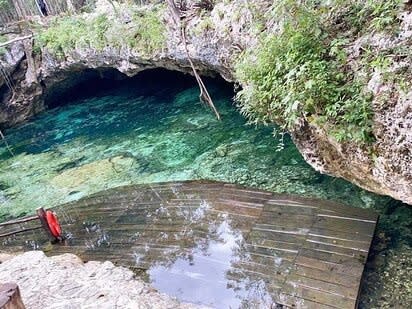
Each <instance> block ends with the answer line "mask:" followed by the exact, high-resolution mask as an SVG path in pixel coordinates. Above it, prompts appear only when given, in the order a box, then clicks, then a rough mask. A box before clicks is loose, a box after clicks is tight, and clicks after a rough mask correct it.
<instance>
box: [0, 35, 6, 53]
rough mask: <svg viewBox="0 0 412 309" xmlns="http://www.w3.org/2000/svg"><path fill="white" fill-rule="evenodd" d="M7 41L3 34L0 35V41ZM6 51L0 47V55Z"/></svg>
mask: <svg viewBox="0 0 412 309" xmlns="http://www.w3.org/2000/svg"><path fill="white" fill-rule="evenodd" d="M6 41H7V38H6V37H5V36H4V35H0V43H4V42H6ZM5 52H6V48H4V47H0V56H1V55H3V54H4V53H5Z"/></svg>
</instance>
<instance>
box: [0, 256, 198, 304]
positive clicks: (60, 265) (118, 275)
mask: <svg viewBox="0 0 412 309" xmlns="http://www.w3.org/2000/svg"><path fill="white" fill-rule="evenodd" d="M0 282H15V283H17V284H18V285H19V287H20V291H21V294H22V298H23V302H24V304H25V305H26V307H27V308H30V309H36V308H39V309H44V308H96V309H97V308H98V309H101V308H108V309H109V308H182V309H183V308H187V309H189V308H199V307H198V306H195V305H190V304H181V303H179V302H178V301H177V300H175V299H173V298H171V297H169V296H167V295H164V294H160V293H158V292H157V291H156V290H155V289H153V288H152V287H150V286H149V285H148V284H147V283H144V282H143V281H141V280H138V279H135V278H134V274H133V272H132V271H130V270H128V269H126V268H124V267H116V266H114V265H113V263H111V262H87V263H83V261H82V260H80V258H78V257H77V256H75V255H73V254H63V255H59V256H54V257H50V258H49V257H46V255H45V254H44V253H43V252H41V251H30V252H26V253H24V254H22V255H18V256H16V257H13V258H10V257H9V258H8V260H6V261H4V262H3V263H1V264H0Z"/></svg>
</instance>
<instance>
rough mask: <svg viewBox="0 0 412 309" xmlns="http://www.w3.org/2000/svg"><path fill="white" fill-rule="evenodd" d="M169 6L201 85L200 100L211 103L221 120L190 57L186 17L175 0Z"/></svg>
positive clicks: (169, 0)
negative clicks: (181, 13) (182, 14)
mask: <svg viewBox="0 0 412 309" xmlns="http://www.w3.org/2000/svg"><path fill="white" fill-rule="evenodd" d="M167 3H168V6H169V10H170V12H171V13H172V15H173V19H174V21H175V23H176V25H177V26H179V27H180V36H181V38H182V42H183V45H184V47H185V52H186V56H187V59H188V60H189V63H190V66H191V68H192V71H193V75H194V76H195V78H196V81H197V83H198V85H199V89H200V95H199V98H200V101H201V102H203V103H205V104H207V105H209V107H210V108H211V109H212V111H213V112H214V113H215V115H216V118H217V119H218V120H220V119H221V118H220V114H219V112H218V111H217V109H216V107H215V104H214V103H213V100H212V98H211V97H210V95H209V92H208V91H207V89H206V86H205V84H204V83H203V80H202V78H201V77H200V75H199V74H198V73H197V70H196V68H195V65H194V63H193V61H192V58H191V57H190V53H189V49H188V48H187V38H186V23H185V22H184V21H182V20H183V19H184V18H183V17H182V16H181V15H180V11H179V10H178V8H177V6H176V4H175V2H174V0H167Z"/></svg>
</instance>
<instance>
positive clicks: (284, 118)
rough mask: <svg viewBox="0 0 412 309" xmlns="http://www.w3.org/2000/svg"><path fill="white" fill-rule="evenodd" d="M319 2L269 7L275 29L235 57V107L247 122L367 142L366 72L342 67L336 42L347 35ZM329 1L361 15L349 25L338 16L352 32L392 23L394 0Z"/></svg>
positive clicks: (343, 40)
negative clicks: (316, 129)
mask: <svg viewBox="0 0 412 309" xmlns="http://www.w3.org/2000/svg"><path fill="white" fill-rule="evenodd" d="M318 2H319V1H310V0H308V1H301V3H299V2H296V1H290V0H284V1H281V2H280V4H279V5H278V6H276V7H275V8H273V11H272V12H271V14H272V15H271V16H278V18H279V16H281V18H283V20H282V22H281V24H282V30H280V31H279V32H278V33H276V34H273V33H270V32H269V31H267V32H264V33H263V34H262V36H261V37H260V42H259V44H258V46H257V47H256V48H254V49H253V50H247V51H246V52H245V53H244V54H243V55H242V56H241V57H240V58H239V60H238V62H237V64H236V77H237V79H238V81H239V82H240V83H241V84H242V86H243V89H242V90H241V91H240V92H239V93H238V94H237V97H236V98H237V102H238V105H239V107H240V110H241V112H242V114H243V115H245V116H246V117H247V118H249V119H250V121H251V122H253V123H258V122H263V123H271V122H275V123H278V124H280V125H281V126H282V127H283V129H285V130H292V129H294V128H296V127H297V125H299V123H302V120H304V121H306V122H308V123H315V124H317V125H318V126H321V127H323V128H324V130H325V132H326V133H327V134H329V135H331V136H333V137H334V138H336V139H337V140H338V141H355V142H358V143H365V142H366V143H367V142H370V141H373V134H372V117H373V112H372V106H371V102H372V95H371V94H370V93H368V92H367V91H366V83H367V80H368V79H367V76H365V75H364V74H354V72H353V71H352V70H351V69H350V68H349V66H348V63H347V54H346V52H345V50H344V48H343V46H344V45H346V44H347V43H348V38H347V37H345V34H344V35H340V34H339V33H338V31H336V28H337V27H336V26H335V25H331V23H330V21H331V20H334V19H333V18H334V17H330V15H329V17H330V20H326V17H325V16H326V15H327V14H328V11H327V10H326V9H325V7H322V6H321V5H319V3H318ZM336 2H337V3H336V5H340V6H341V7H339V9H342V10H343V11H346V12H347V11H348V10H349V11H351V13H350V14H345V15H341V16H340V19H342V16H343V17H344V18H347V19H351V18H353V17H354V16H359V18H361V19H362V22H361V24H356V25H352V24H350V22H348V20H345V21H344V22H345V23H346V25H344V27H346V28H348V27H349V29H348V30H350V31H347V33H351V34H352V35H353V34H354V33H357V32H359V31H360V30H359V29H358V27H365V25H366V23H368V24H370V26H371V27H373V28H374V30H377V31H379V30H382V29H383V28H385V27H386V26H388V25H389V24H391V25H393V24H394V23H395V20H394V18H395V17H394V16H396V15H395V13H394V12H396V8H397V5H398V2H399V1H398V0H390V1H366V3H364V4H363V5H362V4H361V2H359V1H344V0H341V1H336ZM355 6H361V8H362V9H358V10H354V7H355ZM334 21H335V22H336V18H335V20H334Z"/></svg>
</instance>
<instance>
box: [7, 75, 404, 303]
mask: <svg viewBox="0 0 412 309" xmlns="http://www.w3.org/2000/svg"><path fill="white" fill-rule="evenodd" d="M208 87H209V90H210V92H211V95H212V97H213V98H214V100H215V103H216V105H217V108H218V109H219V111H220V113H221V115H222V121H220V122H219V121H217V120H216V119H215V118H214V116H213V114H212V113H211V112H210V111H209V110H208V109H207V108H205V107H204V106H202V105H201V104H200V103H199V100H198V89H197V87H196V84H195V82H194V80H193V79H192V78H190V77H184V76H183V75H176V74H173V73H166V72H164V71H161V72H160V74H159V71H157V72H151V73H150V72H147V73H144V74H141V75H140V76H138V77H137V78H135V79H132V80H129V81H126V82H123V83H122V84H118V85H117V86H116V87H113V88H111V89H107V90H101V91H99V92H97V93H95V94H94V95H93V96H89V97H86V98H82V99H75V100H73V101H71V102H70V103H71V104H69V105H65V106H61V107H57V108H54V109H52V110H49V111H47V112H45V113H43V114H42V115H40V116H39V117H37V118H36V119H34V120H33V121H31V122H29V123H27V124H25V125H23V126H20V127H18V128H14V129H11V130H7V131H6V132H5V133H6V136H7V139H8V142H9V144H10V145H11V147H12V148H13V151H14V153H15V156H14V157H11V156H10V154H9V153H8V152H7V150H6V148H5V147H4V145H1V146H0V217H3V218H6V217H9V216H21V215H23V214H26V213H32V211H33V210H34V209H35V208H37V207H41V206H43V207H50V206H55V205H58V204H61V203H64V202H68V201H73V200H77V199H79V198H80V197H83V196H86V195H89V194H91V193H94V192H98V191H101V190H104V189H108V188H112V187H116V186H121V185H127V184H135V183H148V182H159V181H171V180H187V179H211V180H219V181H226V182H233V183H238V184H243V185H248V186H254V187H259V188H262V189H267V190H270V191H273V192H286V193H294V194H299V195H305V196H316V197H321V198H325V199H332V200H336V201H340V202H344V203H346V204H348V205H352V206H355V207H367V208H374V209H376V210H378V211H379V212H380V213H381V214H382V217H381V223H380V227H379V233H383V234H382V235H381V237H380V238H379V239H381V241H380V242H379V246H382V248H381V249H379V251H378V252H377V255H376V257H378V258H379V257H381V258H380V260H379V259H378V258H374V259H372V261H373V262H376V264H377V265H372V266H371V271H370V272H369V273H368V275H370V276H371V282H372V281H374V282H376V280H381V279H380V278H383V277H384V276H385V274H384V273H383V272H382V274H379V276H378V278H375V277H374V276H375V275H376V274H378V273H379V271H381V270H382V269H386V268H385V267H387V265H388V259H387V256H388V255H390V254H392V253H394V254H395V255H396V253H397V252H398V253H399V252H400V251H397V250H398V248H403V249H402V250H403V251H405V250H406V251H408V250H409V249H408V248H410V246H411V244H412V241H411V239H412V237H411V236H410V235H411V233H410V228H411V227H412V219H411V218H412V211H411V209H410V208H408V206H405V205H400V203H397V202H393V201H392V200H390V199H389V198H385V197H380V196H377V195H375V194H372V193H369V192H366V191H364V190H361V189H359V188H357V187H355V186H353V185H351V184H350V183H348V182H346V181H343V180H340V179H336V178H332V177H328V176H325V175H321V174H319V173H317V172H315V171H314V170H313V169H312V168H311V167H310V166H309V165H308V164H307V163H305V162H304V160H303V158H302V157H301V155H300V154H299V152H298V151H297V149H296V147H295V146H294V145H293V143H292V142H291V141H290V139H288V138H286V139H285V147H284V150H282V151H281V152H276V149H277V147H278V145H279V141H278V140H276V139H275V138H273V136H272V131H273V128H272V127H263V126H259V127H254V126H247V125H246V124H245V120H244V119H243V118H242V117H241V116H240V115H239V114H238V112H237V111H236V109H235V108H234V107H233V103H232V100H231V97H232V96H233V92H232V90H231V89H232V87H231V86H227V85H224V84H222V83H220V82H216V81H209V82H208ZM76 94H77V93H76ZM58 103H59V102H54V103H53V105H58ZM405 246H406V248H407V249H405ZM388 250H389V251H388ZM403 251H402V252H403ZM411 259H412V258H411ZM411 259H408V261H407V262H406V263H407V264H406V265H407V267H409V266H410V265H412V264H411V263H410V260H411ZM392 267H395V268H403V269H404V268H405V266H402V265H399V266H396V265H395V266H394V265H392ZM382 280H383V279H382ZM399 280H401V279H399ZM404 281H405V280H403V282H404ZM375 286H376V284H374V285H370V286H368V287H369V288H371V289H372V290H373V292H375ZM380 286H382V284H381V285H380ZM371 293H372V292H371ZM377 293H378V292H377ZM379 293H380V292H379ZM379 293H378V294H379ZM378 297H379V296H376V295H375V296H373V298H374V299H375V300H376V299H377V298H378Z"/></svg>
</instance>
